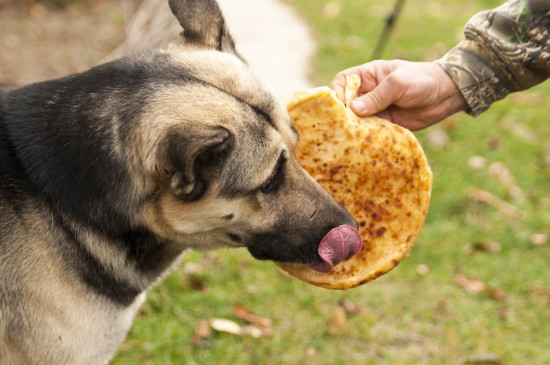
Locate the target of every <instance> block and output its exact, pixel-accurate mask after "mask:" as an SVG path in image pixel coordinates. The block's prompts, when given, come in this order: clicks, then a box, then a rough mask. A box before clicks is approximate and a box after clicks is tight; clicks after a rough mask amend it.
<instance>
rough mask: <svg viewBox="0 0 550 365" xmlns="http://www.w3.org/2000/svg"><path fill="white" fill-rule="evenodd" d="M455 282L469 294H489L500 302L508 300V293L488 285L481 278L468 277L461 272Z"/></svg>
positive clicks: (457, 274)
mask: <svg viewBox="0 0 550 365" xmlns="http://www.w3.org/2000/svg"><path fill="white" fill-rule="evenodd" d="M455 282H456V283H457V284H458V286H460V287H461V288H462V289H464V291H466V293H468V294H472V295H477V294H487V295H488V296H490V297H491V298H493V299H496V300H498V301H499V302H504V301H506V300H507V295H506V293H504V292H503V291H502V290H500V289H498V288H495V287H493V286H490V285H488V284H487V283H485V282H484V281H483V280H481V279H478V278H474V277H468V276H466V275H463V274H461V273H456V274H455Z"/></svg>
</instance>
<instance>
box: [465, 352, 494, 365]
mask: <svg viewBox="0 0 550 365" xmlns="http://www.w3.org/2000/svg"><path fill="white" fill-rule="evenodd" d="M464 364H466V365H498V364H502V359H501V357H500V356H498V355H497V354H482V355H475V356H471V357H469V358H468V359H467V360H466V361H465V362H464Z"/></svg>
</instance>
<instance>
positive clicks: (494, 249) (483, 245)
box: [465, 241, 501, 254]
mask: <svg viewBox="0 0 550 365" xmlns="http://www.w3.org/2000/svg"><path fill="white" fill-rule="evenodd" d="M500 250H501V245H500V243H498V242H495V241H489V242H474V243H472V244H471V245H468V246H466V248H465V251H466V253H469V254H470V253H473V252H489V253H498V252H500Z"/></svg>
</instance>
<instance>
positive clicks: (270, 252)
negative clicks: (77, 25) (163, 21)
mask: <svg viewBox="0 0 550 365" xmlns="http://www.w3.org/2000/svg"><path fill="white" fill-rule="evenodd" d="M169 4H170V8H171V9H172V12H173V13H174V15H175V17H176V18H177V19H178V21H179V23H180V24H181V26H182V28H183V32H182V33H181V35H180V37H179V38H178V40H177V41H175V42H173V43H172V44H171V45H170V46H169V47H167V49H164V50H143V51H139V52H137V53H135V54H132V55H130V56H128V57H125V58H121V59H119V60H116V61H114V62H110V63H106V64H103V65H99V66H97V67H94V68H92V69H90V70H88V71H86V72H83V73H79V74H74V75H70V76H66V77H63V78H60V79H55V80H50V81H45V82H40V83H36V84H32V85H28V86H25V87H22V88H19V89H14V90H1V91H0V277H1V280H0V363H1V364H10V365H16V364H56V365H61V364H71V365H75V364H105V363H108V362H109V360H110V359H111V358H112V356H113V354H114V353H115V351H116V349H117V346H118V345H119V344H120V343H121V342H122V341H123V340H124V338H125V336H126V334H127V332H128V329H129V328H130V326H131V323H132V320H133V318H134V316H135V314H136V311H137V309H138V308H139V306H140V304H141V303H142V302H143V300H144V298H145V293H146V292H147V290H149V289H150V288H151V287H152V286H153V285H154V284H155V283H157V282H159V281H160V280H161V278H162V277H163V275H164V274H165V273H166V272H167V271H169V270H170V268H171V267H173V266H174V265H175V264H176V263H177V262H178V259H179V258H180V257H181V256H182V254H183V253H184V252H186V250H189V249H195V250H200V251H205V250H213V249H217V248H220V247H245V248H247V249H248V251H249V252H250V253H251V254H252V256H253V257H255V258H257V259H259V260H275V261H281V262H296V263H302V264H315V263H317V262H320V261H321V258H320V257H319V255H318V253H317V248H318V245H319V242H320V241H321V239H322V238H323V237H324V236H325V234H326V233H327V232H329V231H330V230H331V229H332V228H334V227H337V226H340V225H342V224H347V225H351V226H354V227H357V224H356V222H355V220H354V219H353V218H352V217H351V215H350V214H349V213H348V212H347V211H346V210H345V209H344V208H343V207H342V205H341V204H339V203H338V202H336V201H335V200H334V199H333V198H332V197H331V196H330V195H329V194H328V193H327V192H325V191H324V190H323V189H322V188H321V187H320V186H319V185H318V184H317V183H316V182H315V181H314V180H313V179H312V178H311V177H310V176H309V175H308V174H307V173H306V172H305V171H304V170H303V169H302V168H301V167H300V165H299V163H298V161H297V160H296V157H295V154H294V150H295V146H296V143H297V138H298V136H297V133H296V132H295V130H294V129H293V127H292V125H291V123H290V120H289V117H288V115H287V113H286V110H285V109H284V107H283V106H282V105H281V104H280V103H278V102H277V101H276V100H275V99H274V97H273V96H272V94H271V93H270V92H269V91H267V90H266V88H265V87H264V86H263V85H262V83H261V82H260V81H259V79H258V78H257V77H256V76H255V75H254V74H253V72H252V71H251V70H250V68H249V66H248V65H247V63H246V61H245V60H244V59H243V57H242V56H241V55H240V54H239V53H238V52H237V51H236V49H235V43H234V41H233V39H232V38H231V35H230V33H229V31H228V28H227V26H226V24H225V21H224V18H223V16H222V13H221V10H220V8H219V6H218V4H217V3H216V2H215V0H170V2H169Z"/></svg>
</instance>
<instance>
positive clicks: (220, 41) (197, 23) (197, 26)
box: [169, 0, 242, 59]
mask: <svg viewBox="0 0 550 365" xmlns="http://www.w3.org/2000/svg"><path fill="white" fill-rule="evenodd" d="M169 4H170V9H172V13H174V15H175V16H176V18H177V19H178V21H179V23H180V24H181V26H182V27H183V32H182V33H181V35H182V37H183V39H184V42H185V43H187V44H191V45H195V46H199V47H205V48H210V49H216V50H218V51H222V52H226V53H231V54H234V55H236V56H237V57H239V58H240V59H242V57H241V56H240V55H239V53H238V52H237V51H236V49H235V42H234V41H233V38H232V37H231V34H230V33H229V30H228V29H227V26H226V24H225V19H224V17H223V15H222V11H221V9H220V7H219V5H218V3H217V2H216V0H169Z"/></svg>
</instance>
